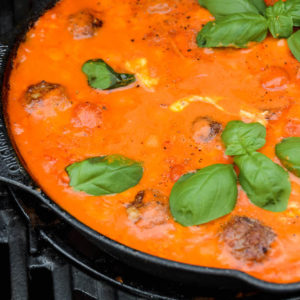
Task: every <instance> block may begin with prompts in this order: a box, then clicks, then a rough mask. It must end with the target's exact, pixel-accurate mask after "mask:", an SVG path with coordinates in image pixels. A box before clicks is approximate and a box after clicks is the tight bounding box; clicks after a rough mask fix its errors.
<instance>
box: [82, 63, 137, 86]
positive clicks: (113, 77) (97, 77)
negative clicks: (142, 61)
mask: <svg viewBox="0 0 300 300" xmlns="http://www.w3.org/2000/svg"><path fill="white" fill-rule="evenodd" d="M82 71H83V72H84V73H85V74H86V76H87V79H88V82H89V85H90V86H91V87H92V88H94V89H99V90H110V89H115V88H119V87H123V86H127V85H129V84H131V83H133V82H135V80H136V79H135V76H134V75H133V74H124V73H116V72H115V71H114V70H113V69H112V68H111V67H110V66H109V65H108V64H106V63H105V62H104V61H103V60H102V59H95V60H89V61H87V62H85V63H84V65H83V67H82Z"/></svg>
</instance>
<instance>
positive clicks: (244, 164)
mask: <svg viewBox="0 0 300 300" xmlns="http://www.w3.org/2000/svg"><path fill="white" fill-rule="evenodd" d="M234 162H235V163H236V164H237V166H238V167H239V169H240V174H239V181H240V184H241V186H242V188H243V190H244V191H245V192H246V193H247V196H248V197H249V199H250V201H251V202H252V203H253V204H255V205H257V206H259V207H261V208H263V209H266V210H269V211H273V212H281V211H284V210H286V208H287V205H288V200H289V197H290V193H291V184H290V182H289V175H288V172H286V171H285V170H284V169H283V168H282V167H281V166H279V165H277V164H275V163H274V162H273V161H272V160H271V159H270V158H268V157H267V156H265V155H263V154H262V153H259V152H252V153H250V154H246V155H242V156H236V157H235V158H234Z"/></svg>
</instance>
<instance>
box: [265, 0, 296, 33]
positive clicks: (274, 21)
mask: <svg viewBox="0 0 300 300" xmlns="http://www.w3.org/2000/svg"><path fill="white" fill-rule="evenodd" d="M266 16H267V18H268V24H269V29H270V32H271V34H272V36H273V37H274V38H288V37H289V36H290V35H291V34H292V33H293V18H292V16H291V15H290V14H288V12H287V10H286V7H285V2H282V1H278V2H276V3H275V4H274V5H273V6H269V7H268V8H267V9H266Z"/></svg>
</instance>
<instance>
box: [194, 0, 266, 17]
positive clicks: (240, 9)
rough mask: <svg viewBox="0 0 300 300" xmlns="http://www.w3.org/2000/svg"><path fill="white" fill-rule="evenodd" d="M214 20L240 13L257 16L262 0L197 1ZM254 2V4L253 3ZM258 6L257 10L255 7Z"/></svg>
mask: <svg viewBox="0 0 300 300" xmlns="http://www.w3.org/2000/svg"><path fill="white" fill-rule="evenodd" d="M198 1H199V4H200V5H201V6H203V7H204V8H207V9H208V10H209V12H210V13H211V14H212V15H213V16H215V17H216V18H219V17H222V16H228V15H232V14H240V13H254V14H258V13H259V12H260V9H261V8H262V4H261V1H263V0H255V1H251V0H198ZM254 2H255V3H254ZM259 2H260V3H259ZM256 5H258V6H259V8H258V7H257V6H256Z"/></svg>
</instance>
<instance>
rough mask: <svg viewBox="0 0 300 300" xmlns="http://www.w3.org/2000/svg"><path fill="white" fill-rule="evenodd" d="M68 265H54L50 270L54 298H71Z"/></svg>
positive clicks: (68, 299) (65, 299)
mask: <svg viewBox="0 0 300 300" xmlns="http://www.w3.org/2000/svg"><path fill="white" fill-rule="evenodd" d="M70 278H71V276H70V266H69V265H67V264H63V265H56V266H55V267H54V269H53V271H52V280H53V287H54V289H53V292H54V299H55V300H61V299H64V300H72V290H71V280H70Z"/></svg>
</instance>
